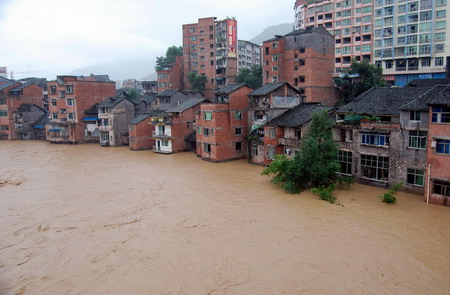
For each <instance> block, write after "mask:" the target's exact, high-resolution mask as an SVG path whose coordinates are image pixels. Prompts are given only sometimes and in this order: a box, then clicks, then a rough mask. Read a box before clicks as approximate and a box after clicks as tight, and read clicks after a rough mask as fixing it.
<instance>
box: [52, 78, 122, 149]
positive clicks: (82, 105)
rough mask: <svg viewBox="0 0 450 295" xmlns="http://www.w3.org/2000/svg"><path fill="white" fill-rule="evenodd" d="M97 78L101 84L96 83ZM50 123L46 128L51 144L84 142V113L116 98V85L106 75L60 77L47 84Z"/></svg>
mask: <svg viewBox="0 0 450 295" xmlns="http://www.w3.org/2000/svg"><path fill="white" fill-rule="evenodd" d="M97 78H98V80H97ZM48 92H49V94H48V96H49V115H50V122H49V123H48V124H47V125H46V132H47V141H50V142H51V143H82V142H84V141H85V130H86V124H87V123H85V122H84V121H83V118H84V117H85V113H84V112H85V111H86V110H88V109H89V108H91V107H92V106H93V105H94V104H96V103H101V102H102V101H103V100H104V99H105V98H108V97H114V96H115V95H116V87H115V83H114V82H111V81H110V80H109V79H108V78H107V77H105V76H104V75H100V76H94V75H91V76H87V77H83V76H80V77H79V76H58V77H57V79H56V81H50V82H48Z"/></svg>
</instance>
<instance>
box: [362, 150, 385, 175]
mask: <svg viewBox="0 0 450 295" xmlns="http://www.w3.org/2000/svg"><path fill="white" fill-rule="evenodd" d="M361 175H362V177H365V178H369V179H374V180H381V181H387V180H388V177H389V158H388V157H377V156H371V155H361Z"/></svg>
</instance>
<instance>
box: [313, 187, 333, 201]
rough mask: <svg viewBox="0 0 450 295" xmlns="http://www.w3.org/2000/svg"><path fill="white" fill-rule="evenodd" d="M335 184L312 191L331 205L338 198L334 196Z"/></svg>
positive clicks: (315, 188)
mask: <svg viewBox="0 0 450 295" xmlns="http://www.w3.org/2000/svg"><path fill="white" fill-rule="evenodd" d="M334 188H335V186H334V184H330V185H329V186H327V187H326V186H321V187H314V188H312V189H311V191H312V192H313V193H314V194H316V195H319V198H320V199H321V200H324V201H327V202H329V203H330V204H333V203H335V202H336V197H335V196H333V191H334Z"/></svg>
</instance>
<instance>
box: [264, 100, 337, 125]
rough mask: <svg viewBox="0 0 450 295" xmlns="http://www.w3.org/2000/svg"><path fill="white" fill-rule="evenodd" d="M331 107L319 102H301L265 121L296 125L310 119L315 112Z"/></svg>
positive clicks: (269, 123)
mask: <svg viewBox="0 0 450 295" xmlns="http://www.w3.org/2000/svg"><path fill="white" fill-rule="evenodd" d="M332 109H333V107H325V106H322V105H320V104H319V103H301V104H299V105H298V106H296V107H294V108H292V109H290V110H288V111H287V112H285V113H283V114H281V115H280V116H278V117H276V118H274V119H272V120H270V121H269V122H267V125H269V126H280V127H297V126H301V125H303V124H305V123H307V122H309V121H310V120H311V119H312V116H313V114H314V113H316V112H321V111H327V112H328V111H330V110H332Z"/></svg>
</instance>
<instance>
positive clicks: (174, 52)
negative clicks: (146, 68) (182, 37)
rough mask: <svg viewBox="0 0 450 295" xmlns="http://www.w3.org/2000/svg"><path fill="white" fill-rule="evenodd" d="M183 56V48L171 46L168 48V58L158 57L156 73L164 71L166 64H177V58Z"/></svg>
mask: <svg viewBox="0 0 450 295" xmlns="http://www.w3.org/2000/svg"><path fill="white" fill-rule="evenodd" d="M182 55H183V47H181V46H171V47H169V48H167V51H166V56H158V57H156V66H155V70H156V71H160V70H162V68H163V67H164V65H165V64H168V63H173V62H175V59H176V57H177V56H182Z"/></svg>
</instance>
